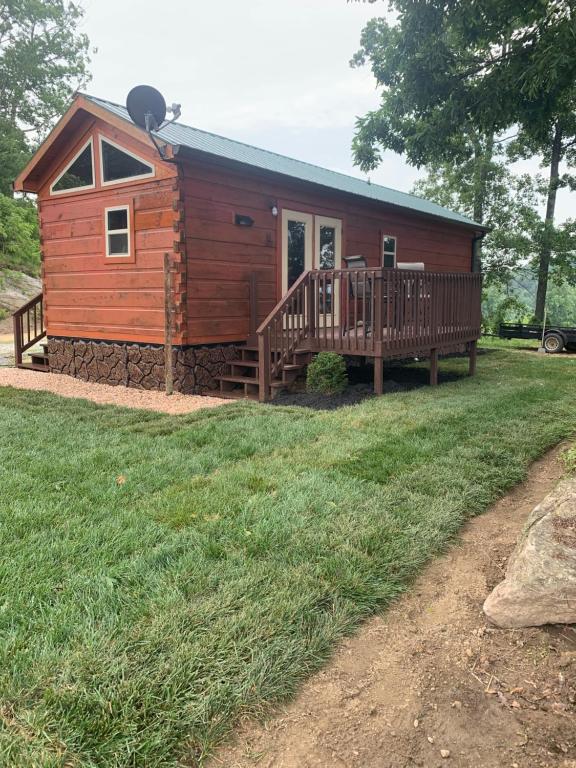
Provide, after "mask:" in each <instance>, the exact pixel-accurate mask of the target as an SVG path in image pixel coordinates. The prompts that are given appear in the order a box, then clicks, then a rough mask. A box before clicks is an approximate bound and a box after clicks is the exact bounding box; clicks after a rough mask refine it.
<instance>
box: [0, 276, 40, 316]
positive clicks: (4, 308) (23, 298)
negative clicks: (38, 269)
mask: <svg viewBox="0 0 576 768" xmlns="http://www.w3.org/2000/svg"><path fill="white" fill-rule="evenodd" d="M41 290H42V283H41V282H40V279H39V278H38V277H30V276H29V275H25V274H24V273H23V272H15V271H13V270H11V269H3V270H0V319H2V317H6V316H8V315H10V314H12V312H14V310H16V309H18V307H20V306H21V305H22V304H25V303H26V302H27V301H28V300H29V299H31V298H32V296H35V295H36V294H37V293H40V291H41Z"/></svg>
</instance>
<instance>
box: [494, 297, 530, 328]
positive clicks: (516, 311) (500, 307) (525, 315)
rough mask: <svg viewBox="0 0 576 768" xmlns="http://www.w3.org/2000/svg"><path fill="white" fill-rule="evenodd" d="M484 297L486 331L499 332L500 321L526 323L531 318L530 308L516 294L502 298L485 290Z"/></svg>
mask: <svg viewBox="0 0 576 768" xmlns="http://www.w3.org/2000/svg"><path fill="white" fill-rule="evenodd" d="M482 298H483V301H482V328H483V331H484V333H498V328H499V326H500V323H526V322H528V320H529V317H530V310H529V309H528V307H527V306H526V304H523V303H522V302H521V301H520V299H518V298H517V297H516V296H514V295H511V296H504V297H503V298H502V297H499V296H498V297H495V296H494V295H491V294H490V293H489V292H485V294H484V296H483V297H482Z"/></svg>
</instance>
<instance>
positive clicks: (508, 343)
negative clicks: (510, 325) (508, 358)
mask: <svg viewBox="0 0 576 768" xmlns="http://www.w3.org/2000/svg"><path fill="white" fill-rule="evenodd" d="M539 346H540V342H539V341H537V340H536V339H501V338H500V337H499V336H482V338H481V339H480V347H483V348H484V349H502V350H505V351H506V352H509V351H510V350H514V349H524V350H527V351H529V352H533V351H535V350H537V349H538V347H539Z"/></svg>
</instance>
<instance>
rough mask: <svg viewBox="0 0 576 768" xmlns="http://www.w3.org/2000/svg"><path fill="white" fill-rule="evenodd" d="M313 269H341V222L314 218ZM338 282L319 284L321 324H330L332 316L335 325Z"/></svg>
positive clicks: (337, 309)
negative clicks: (324, 322)
mask: <svg viewBox="0 0 576 768" xmlns="http://www.w3.org/2000/svg"><path fill="white" fill-rule="evenodd" d="M314 234H315V243H314V269H320V270H322V269H341V268H342V221H341V220H340V219H329V218H327V217H325V216H315V217H314ZM340 285H341V282H340V280H335V281H334V282H332V281H330V280H327V281H326V283H323V282H321V283H320V293H319V301H320V306H319V315H320V320H321V322H323V321H324V318H326V321H327V322H328V318H329V317H330V322H331V319H332V314H334V322H335V323H337V322H338V320H339V316H340Z"/></svg>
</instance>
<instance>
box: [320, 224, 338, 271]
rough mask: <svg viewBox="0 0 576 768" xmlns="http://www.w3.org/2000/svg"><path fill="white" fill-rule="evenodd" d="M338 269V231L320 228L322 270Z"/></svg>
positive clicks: (323, 226) (322, 226) (325, 227)
mask: <svg viewBox="0 0 576 768" xmlns="http://www.w3.org/2000/svg"><path fill="white" fill-rule="evenodd" d="M335 267H336V229H335V228H334V227H327V226H325V225H321V226H320V269H335Z"/></svg>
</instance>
